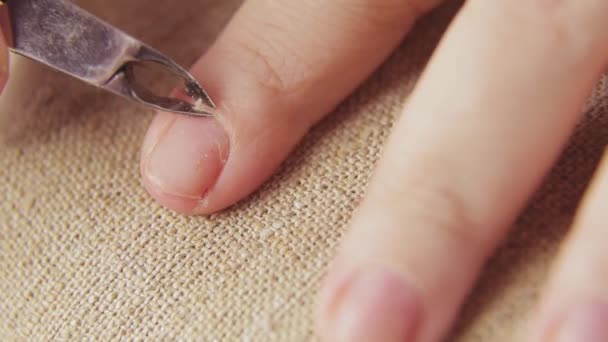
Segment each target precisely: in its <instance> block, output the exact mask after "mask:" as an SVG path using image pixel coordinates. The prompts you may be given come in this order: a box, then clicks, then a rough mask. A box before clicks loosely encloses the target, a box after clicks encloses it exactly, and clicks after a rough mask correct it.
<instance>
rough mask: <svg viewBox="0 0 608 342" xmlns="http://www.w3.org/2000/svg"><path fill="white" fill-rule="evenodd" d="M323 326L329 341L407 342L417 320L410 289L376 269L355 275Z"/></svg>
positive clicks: (392, 275) (396, 277)
mask: <svg viewBox="0 0 608 342" xmlns="http://www.w3.org/2000/svg"><path fill="white" fill-rule="evenodd" d="M336 305H338V307H337V308H336V310H335V311H334V313H333V318H332V317H329V319H330V322H329V324H326V327H327V328H326V329H329V330H330V331H326V332H325V334H324V335H325V336H327V337H328V338H329V340H330V341H349V342H356V341H387V342H391V341H395V342H402V341H410V340H411V339H412V338H413V337H414V334H415V329H416V327H417V324H418V322H419V319H420V317H419V316H420V311H421V310H420V303H419V300H418V298H417V296H416V294H415V292H414V291H413V289H412V288H411V287H410V286H408V285H406V284H405V283H404V281H403V279H401V278H400V277H399V276H398V275H396V274H394V273H391V272H388V271H386V270H380V269H370V270H367V271H365V272H359V273H357V274H356V275H355V276H354V277H353V278H352V280H351V281H350V283H349V284H348V285H347V287H346V288H345V293H344V295H343V298H342V299H341V300H340V301H338V302H337V303H336Z"/></svg>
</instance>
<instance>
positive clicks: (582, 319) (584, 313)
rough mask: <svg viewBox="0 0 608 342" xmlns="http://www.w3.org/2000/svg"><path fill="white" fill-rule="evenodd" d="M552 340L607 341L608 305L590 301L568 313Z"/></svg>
mask: <svg viewBox="0 0 608 342" xmlns="http://www.w3.org/2000/svg"><path fill="white" fill-rule="evenodd" d="M553 341H554V342H582V341H585V342H606V341H608V305H606V303H599V302H596V303H590V304H586V305H583V306H581V307H579V308H577V309H575V310H574V311H572V312H570V313H568V314H567V315H566V317H565V318H564V320H563V321H562V323H561V326H560V327H559V328H558V332H557V336H555V338H554V339H553Z"/></svg>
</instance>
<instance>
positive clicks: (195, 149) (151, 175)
mask: <svg viewBox="0 0 608 342" xmlns="http://www.w3.org/2000/svg"><path fill="white" fill-rule="evenodd" d="M168 124H169V127H168V128H166V129H165V131H161V132H156V133H155V134H151V135H150V137H149V138H148V139H153V140H156V141H146V142H145V143H144V153H147V154H146V155H144V156H143V159H144V160H143V173H144V177H146V178H147V180H148V181H149V182H150V183H151V184H153V185H154V186H155V187H157V188H158V189H157V190H159V191H161V192H162V193H165V194H168V195H172V196H177V197H181V198H186V199H194V200H200V199H201V198H202V197H203V196H204V194H205V193H206V191H207V190H208V189H209V188H210V187H211V186H212V185H213V184H214V183H215V181H216V180H217V178H218V176H219V174H220V172H221V171H222V168H223V166H224V164H225V163H226V158H227V157H228V151H229V140H228V135H227V134H226V132H225V131H224V129H223V127H222V126H221V125H220V124H219V123H218V122H217V121H216V120H214V119H211V118H191V117H182V116H180V117H177V118H175V119H174V120H172V122H171V121H169V123H168ZM146 151H148V152H146Z"/></svg>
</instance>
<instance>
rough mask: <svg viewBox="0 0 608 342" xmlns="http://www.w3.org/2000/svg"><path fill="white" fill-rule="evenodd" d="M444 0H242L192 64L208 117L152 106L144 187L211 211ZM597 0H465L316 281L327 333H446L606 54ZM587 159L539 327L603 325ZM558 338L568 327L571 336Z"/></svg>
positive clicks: (577, 334)
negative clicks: (581, 192) (209, 100)
mask: <svg viewBox="0 0 608 342" xmlns="http://www.w3.org/2000/svg"><path fill="white" fill-rule="evenodd" d="M438 2H439V1H438V0H426V1H425V0H409V1H407V0H376V1H361V0H337V1H299V2H296V1H262V0H249V1H247V2H246V3H245V4H244V5H243V7H242V8H241V9H240V10H239V12H238V13H237V14H236V16H235V17H234V19H233V20H232V22H231V24H230V25H229V26H228V27H227V28H226V30H225V32H224V33H223V35H222V36H221V37H220V38H219V40H218V41H217V43H216V44H215V45H214V46H213V48H212V49H211V50H210V51H209V52H208V53H207V54H206V55H205V56H203V57H202V58H201V59H200V60H199V61H198V63H196V65H195V66H194V68H193V72H194V74H195V75H196V76H197V77H199V78H200V79H201V81H202V82H203V84H205V86H206V87H208V88H209V89H210V92H211V95H212V97H213V98H214V99H215V100H216V102H217V103H219V104H220V107H219V108H218V112H219V116H218V120H219V121H215V120H213V119H193V118H185V117H177V116H175V115H171V114H166V113H161V114H159V115H158V117H157V118H156V120H155V121H154V122H153V124H152V127H151V128H150V131H149V134H148V136H147V138H146V140H145V143H144V147H143V160H142V173H143V176H144V180H145V184H146V187H147V189H148V190H149V191H150V192H151V193H152V194H153V195H154V197H155V198H156V199H157V200H158V201H160V202H161V203H163V204H164V205H166V206H167V207H169V208H172V209H174V210H177V211H180V212H183V213H188V214H206V213H211V212H214V211H217V210H220V209H222V208H225V207H226V206H229V205H230V204H232V203H234V202H235V201H237V200H239V199H241V198H243V197H244V196H245V195H247V194H249V193H250V192H251V191H253V190H254V189H255V188H256V187H257V186H259V185H260V183H262V182H263V181H264V180H265V179H266V178H267V177H268V176H269V175H270V174H271V173H272V172H273V170H274V169H275V168H276V167H277V165H278V164H279V163H280V162H281V161H282V160H283V158H285V156H286V155H287V154H288V153H289V151H290V150H291V149H292V148H293V147H294V145H295V144H296V143H297V142H298V140H299V139H300V138H301V137H302V136H303V135H304V134H305V133H306V131H307V130H308V129H309V128H310V127H311V125H313V124H314V123H315V122H317V121H318V120H319V119H321V118H322V117H323V116H324V115H326V114H327V113H328V112H330V111H331V110H332V108H334V107H335V106H336V105H337V104H338V102H339V101H340V100H342V99H343V98H344V97H345V96H347V95H348V94H349V93H350V92H351V91H352V90H353V89H354V88H355V87H356V86H357V85H358V84H359V83H360V82H361V81H363V80H364V79H365V78H366V77H367V76H368V75H369V74H370V73H371V72H372V71H373V70H374V69H375V68H376V67H377V66H378V65H379V64H380V63H381V62H382V61H383V60H384V59H385V58H386V57H387V55H388V54H389V53H390V52H391V50H392V49H393V48H394V47H395V46H397V45H398V44H399V42H400V40H401V39H402V38H403V36H404V35H405V34H406V32H407V31H408V30H409V28H410V27H411V26H412V24H413V23H414V21H415V19H416V18H417V17H419V16H420V15H421V14H422V13H424V12H426V11H428V10H430V9H431V8H432V7H434V6H435V5H437V4H438ZM607 14H608V2H607V1H605V0H563V1H550V0H544V1H511V0H508V1H484V0H469V1H468V2H467V3H466V4H465V6H464V7H463V9H462V10H461V12H460V13H459V15H458V17H457V18H456V19H455V21H454V22H453V24H452V26H451V27H450V29H449V30H448V32H447V34H446V37H445V38H444V40H443V42H442V43H441V45H440V46H439V48H438V50H437V52H436V54H435V56H434V57H433V59H432V61H431V62H430V64H429V66H428V69H427V70H426V72H425V73H424V74H423V76H422V78H421V80H420V82H419V84H418V86H417V88H416V89H415V91H414V93H413V94H412V95H411V97H410V99H409V101H408V104H407V106H406V108H405V109H404V111H403V115H402V118H401V120H400V121H399V122H398V123H397V124H396V126H395V130H394V132H393V135H392V138H391V139H390V141H389V143H388V146H387V148H386V150H385V154H384V157H383V159H382V161H381V162H380V164H379V165H378V169H377V171H376V173H375V176H374V178H373V181H372V184H371V186H370V188H369V191H368V193H367V196H366V199H365V201H364V202H363V203H362V205H361V208H360V210H358V212H357V214H356V216H355V217H354V219H353V221H352V224H351V229H350V231H349V234H348V235H347V236H346V239H345V241H344V243H343V246H342V247H343V248H342V249H341V251H340V256H339V257H338V259H337V261H336V262H335V263H334V265H333V267H332V268H331V271H330V274H329V277H328V279H327V281H326V284H325V287H324V289H323V291H322V293H321V297H320V306H319V313H318V317H317V318H318V321H319V327H320V333H321V335H322V336H323V337H324V339H325V340H327V341H416V342H422V341H439V340H440V339H441V338H442V336H443V335H444V334H445V333H446V331H447V329H448V328H449V326H450V323H451V322H452V321H453V319H454V316H455V314H456V313H457V310H458V308H459V305H460V304H461V303H462V301H463V298H464V297H465V295H466V294H467V292H468V291H469V290H470V289H471V286H472V284H473V282H474V281H475V277H476V275H477V274H478V272H479V270H480V267H481V266H482V265H483V263H484V262H485V261H486V260H487V258H488V256H489V255H490V254H491V253H492V251H493V249H494V248H495V247H496V245H497V244H498V243H499V241H500V240H501V239H502V238H503V237H504V236H505V234H506V233H507V229H508V227H509V226H510V224H511V222H512V221H513V220H514V218H515V217H516V215H517V214H518V212H519V211H520V210H521V209H522V207H523V206H524V205H525V203H526V200H527V199H528V198H529V197H530V195H531V193H532V192H533V191H534V190H535V188H536V187H537V185H538V184H539V182H540V181H541V179H542V178H543V175H544V174H545V173H546V172H547V171H548V169H549V168H550V167H551V164H552V163H553V162H554V161H555V159H556V157H557V156H558V154H559V152H560V149H561V148H562V146H563V145H564V144H565V143H566V141H567V140H568V137H569V135H570V133H571V132H572V130H573V127H574V126H575V124H576V122H577V120H578V119H579V118H580V114H581V108H582V107H583V104H584V102H585V99H586V96H587V95H588V94H589V93H590V91H591V90H592V88H593V86H594V84H595V83H596V81H597V80H598V78H599V75H600V74H601V72H602V71H603V70H604V68H605V67H606V65H607V62H608V20H607ZM607 168H608V165H606V166H604V167H603V170H604V171H603V172H600V173H599V174H598V176H597V179H596V181H595V183H594V184H593V185H592V187H591V188H592V189H591V191H590V194H589V196H588V198H587V200H586V202H585V203H584V205H583V207H582V210H581V212H580V215H579V218H578V220H577V221H576V223H575V227H574V228H575V229H574V232H573V234H572V236H571V237H570V239H569V241H568V242H567V245H566V247H565V249H564V252H563V254H562V258H561V259H560V261H559V265H558V266H559V267H558V268H557V269H556V271H555V273H554V276H553V281H552V283H551V285H550V286H549V288H548V289H547V290H546V292H545V293H544V299H543V301H542V303H541V306H540V309H539V311H538V316H537V317H536V319H535V320H533V322H532V325H531V330H530V335H529V337H530V338H531V339H532V340H534V341H547V340H552V339H556V340H558V341H608V324H606V323H608V285H607V284H608V279H607V278H606V276H605V274H607V273H608V261H607V260H608V252H607V249H606V248H605V244H604V242H605V236H604V235H605V234H604V233H605V231H606V230H605V229H604V226H605V222H604V220H606V219H607V218H606V217H605V215H603V213H604V210H603V208H602V205H603V203H605V202H604V201H606V200H607V198H606V196H608V169H607ZM568 338H569V339H568Z"/></svg>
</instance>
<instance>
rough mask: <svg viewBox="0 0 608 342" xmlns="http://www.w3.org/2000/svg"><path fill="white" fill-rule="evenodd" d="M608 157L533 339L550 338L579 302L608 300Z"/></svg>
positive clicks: (547, 295)
mask: <svg viewBox="0 0 608 342" xmlns="http://www.w3.org/2000/svg"><path fill="white" fill-rule="evenodd" d="M607 200H608V157H606V156H605V157H604V159H603V162H602V164H601V166H600V167H599V168H598V171H597V173H596V176H595V177H594V180H593V182H592V183H591V185H590V188H589V190H588V192H587V194H586V195H585V199H584V200H583V203H582V204H581V208H580V210H579V212H578V214H577V216H576V218H575V220H574V224H573V228H572V231H571V234H570V235H569V236H568V238H567V240H566V242H565V244H564V247H563V249H562V252H561V253H560V256H559V258H558V261H557V263H556V265H555V268H554V269H555V270H554V272H553V274H552V276H551V278H550V281H549V285H548V286H547V289H546V291H544V296H543V299H542V300H541V304H540V308H539V310H538V313H537V315H536V318H535V319H534V321H533V325H532V326H531V337H533V338H532V339H531V340H532V341H546V340H547V338H548V337H549V336H553V335H554V334H555V333H556V331H557V330H558V329H559V327H560V323H562V321H563V319H564V315H565V314H566V313H567V312H569V311H572V310H574V309H575V308H576V307H577V305H582V304H585V303H587V302H594V301H595V302H597V301H604V302H607V301H608V285H607V284H608V252H607V250H606V222H608V212H607V211H606V201H607Z"/></svg>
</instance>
